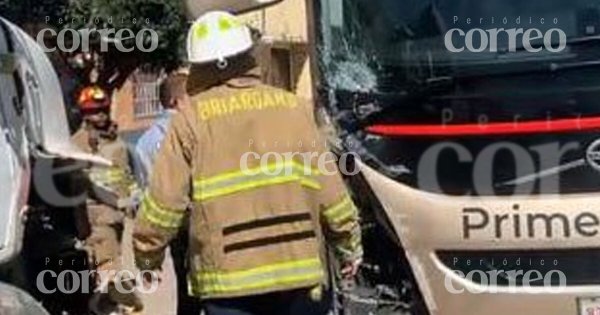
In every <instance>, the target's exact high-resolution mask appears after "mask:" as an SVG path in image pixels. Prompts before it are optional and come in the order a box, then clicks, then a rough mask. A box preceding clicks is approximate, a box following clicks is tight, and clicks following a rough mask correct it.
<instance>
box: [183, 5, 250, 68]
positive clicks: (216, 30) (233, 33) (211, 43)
mask: <svg viewBox="0 0 600 315" xmlns="http://www.w3.org/2000/svg"><path fill="white" fill-rule="evenodd" d="M252 45H253V42H252V35H251V33H250V29H249V28H248V27H247V26H246V25H244V24H242V22H240V21H239V20H238V18H236V17H235V16H233V15H231V14H229V13H227V12H223V11H213V12H208V13H206V14H204V15H202V16H201V17H200V18H198V19H197V20H196V21H195V22H194V24H192V27H191V28H190V30H189V32H188V36H187V57H188V61H189V62H191V63H208V62H215V61H216V62H218V66H219V67H220V68H225V67H227V60H226V59H225V58H228V57H232V56H235V55H238V54H241V53H243V52H245V51H248V50H250V49H251V48H252Z"/></svg>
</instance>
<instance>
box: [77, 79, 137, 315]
mask: <svg viewBox="0 0 600 315" xmlns="http://www.w3.org/2000/svg"><path fill="white" fill-rule="evenodd" d="M77 104H78V106H79V109H80V111H81V115H82V117H83V123H82V125H81V127H80V128H79V129H78V131H77V132H76V133H75V134H74V135H73V136H72V141H73V143H75V144H76V145H77V146H79V147H80V148H81V149H82V150H83V151H85V152H88V153H92V154H97V155H99V156H101V157H104V158H106V159H107V160H109V161H111V162H112V164H113V165H112V166H111V167H102V166H91V167H89V168H88V169H85V170H82V171H79V172H76V174H74V178H73V186H75V188H74V190H75V189H82V190H83V191H84V193H86V194H87V200H86V202H85V204H84V205H82V206H83V207H85V209H83V211H80V212H81V213H83V214H84V216H85V218H84V219H83V221H85V223H86V228H85V229H86V230H87V231H86V232H85V233H82V234H83V235H86V236H87V237H86V239H85V249H86V250H87V252H88V257H89V260H90V266H96V271H97V273H96V275H97V279H96V281H97V283H98V284H99V285H100V287H96V290H98V291H101V292H106V294H103V293H98V294H96V295H95V296H94V297H93V298H92V300H91V302H90V308H91V310H92V311H93V312H94V313H95V314H97V315H104V314H112V313H113V312H114V311H115V310H121V311H122V313H125V314H137V313H138V312H139V311H141V310H142V308H143V306H142V305H141V301H140V300H139V298H138V296H137V295H136V293H135V292H134V291H131V293H122V292H119V290H118V289H117V286H116V281H117V280H118V281H121V280H122V279H116V278H115V274H116V273H117V272H118V271H120V270H121V269H122V268H123V266H121V261H122V259H121V239H122V232H123V221H124V218H125V211H126V209H125V208H120V206H119V203H118V200H122V199H127V198H129V197H131V194H132V190H134V189H135V183H134V181H133V176H132V174H131V172H130V167H129V158H128V153H127V148H126V145H125V143H124V142H123V141H122V140H121V138H120V137H119V135H118V133H117V129H118V128H117V125H116V124H115V123H114V122H113V121H112V120H111V119H110V104H111V101H110V97H109V95H108V93H107V92H106V91H104V90H103V89H102V88H100V87H99V86H97V85H90V86H87V87H85V88H83V89H82V90H81V92H80V94H79V97H78V99H77ZM98 187H104V189H106V191H110V192H109V193H108V195H111V197H108V196H106V195H105V196H100V195H99V189H98ZM81 226H82V224H79V227H81ZM102 285H106V286H107V287H106V288H103V287H101V286H102ZM121 285H122V287H124V288H133V285H134V284H132V283H131V282H130V281H121Z"/></svg>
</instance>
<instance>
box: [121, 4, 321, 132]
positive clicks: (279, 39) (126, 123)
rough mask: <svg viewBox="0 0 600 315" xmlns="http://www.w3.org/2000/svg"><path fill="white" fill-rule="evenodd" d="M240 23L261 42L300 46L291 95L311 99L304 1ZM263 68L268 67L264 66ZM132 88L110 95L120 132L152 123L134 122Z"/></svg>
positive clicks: (276, 7) (250, 16) (264, 11)
mask: <svg viewBox="0 0 600 315" xmlns="http://www.w3.org/2000/svg"><path fill="white" fill-rule="evenodd" d="M242 19H243V20H244V21H245V22H247V23H249V24H251V25H252V26H253V27H255V28H257V29H259V30H260V31H261V32H262V34H263V35H264V37H265V39H266V40H267V41H269V42H272V43H274V45H275V46H277V47H281V46H285V43H292V44H300V45H295V46H303V47H304V49H303V51H302V52H300V53H299V54H297V53H296V55H297V56H296V57H298V58H294V60H293V61H292V62H291V67H292V68H293V70H292V71H293V72H294V73H295V74H297V75H295V76H294V77H295V78H297V80H296V82H295V84H294V86H295V92H296V93H297V94H298V95H299V96H300V97H303V98H306V99H309V100H310V99H312V97H313V95H312V92H313V90H312V80H311V75H310V60H309V59H308V52H307V48H308V47H307V44H308V27H307V17H306V4H305V0H284V1H283V2H281V3H279V4H277V5H274V6H271V7H268V8H266V9H262V10H259V11H255V12H250V13H247V14H245V15H243V16H242ZM266 66H267V67H268V66H269V64H268V63H267V65H266ZM133 97H134V96H133V84H132V81H131V80H128V81H127V82H126V83H125V84H124V85H123V86H122V87H121V88H120V89H119V90H118V91H115V95H114V101H115V102H114V105H115V106H114V107H113V109H114V110H113V114H112V115H113V118H114V119H115V120H116V121H117V123H118V124H119V127H120V129H121V130H122V131H125V132H127V131H134V130H139V129H144V128H146V127H148V126H149V125H150V124H151V123H152V119H149V118H145V119H139V118H135V114H134V101H133Z"/></svg>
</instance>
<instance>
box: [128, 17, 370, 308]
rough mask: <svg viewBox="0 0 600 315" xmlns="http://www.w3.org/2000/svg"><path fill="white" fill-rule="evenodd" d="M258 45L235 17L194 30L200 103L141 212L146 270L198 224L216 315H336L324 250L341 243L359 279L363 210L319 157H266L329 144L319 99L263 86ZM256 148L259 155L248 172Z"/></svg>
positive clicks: (177, 129)
mask: <svg viewBox="0 0 600 315" xmlns="http://www.w3.org/2000/svg"><path fill="white" fill-rule="evenodd" d="M253 45H254V43H253V40H252V36H251V34H250V30H249V29H248V28H247V27H246V26H245V25H243V24H242V23H241V22H240V21H239V20H238V19H237V18H236V17H234V16H232V15H230V14H228V13H226V12H210V13H207V14H205V15H204V16H202V17H200V18H199V19H198V20H197V21H196V22H195V23H194V24H193V25H192V27H191V29H190V31H189V33H188V59H189V62H191V63H192V68H191V70H190V82H189V83H188V94H190V95H191V96H190V100H191V105H192V106H188V107H184V108H182V109H181V110H180V111H179V112H178V113H176V114H175V115H174V116H173V117H172V119H171V124H170V125H169V128H168V130H167V135H166V137H165V139H164V141H163V143H162V145H161V149H160V151H159V153H158V155H157V156H156V160H155V163H154V167H153V170H152V176H151V178H150V185H149V188H148V190H147V192H146V194H145V195H144V197H143V201H142V203H141V207H140V210H139V213H138V215H137V217H136V223H135V228H134V234H133V247H134V254H135V261H136V265H137V266H138V267H139V268H140V269H142V270H157V269H158V268H160V266H161V265H162V262H163V260H164V255H165V248H166V247H167V245H168V244H169V242H170V241H171V239H172V238H173V237H174V236H175V235H176V234H177V231H179V230H180V229H181V227H182V226H184V225H187V224H189V231H190V232H189V234H188V237H189V255H188V261H189V267H188V268H187V271H188V279H189V281H188V285H189V292H190V294H191V295H193V296H195V297H197V298H199V299H201V301H202V304H203V307H204V312H205V314H206V315H305V314H312V315H319V314H326V313H327V312H328V310H329V305H328V303H325V302H326V301H324V300H325V299H324V298H323V294H322V293H323V287H325V286H326V285H327V279H328V277H327V271H326V269H327V268H326V267H327V265H326V260H325V258H324V253H323V252H324V250H323V249H324V247H325V246H324V245H325V242H327V243H329V244H331V245H332V247H334V248H335V249H336V253H337V254H338V256H337V257H338V259H339V262H340V265H341V266H342V268H341V270H340V273H341V274H342V276H344V277H346V278H352V277H354V276H355V275H356V272H357V270H358V267H359V265H360V263H361V261H362V245H361V231H360V226H359V223H358V211H357V209H356V207H355V205H354V203H353V201H352V199H351V197H350V195H349V193H348V191H347V189H346V187H345V186H344V182H343V180H342V177H341V176H340V174H339V171H338V170H337V168H335V167H334V169H333V170H332V169H331V167H330V168H329V170H328V172H327V173H328V174H331V175H326V174H324V173H323V172H320V171H319V170H318V169H317V165H316V164H317V163H316V161H315V160H316V159H313V161H310V162H309V165H306V162H307V161H297V160H295V159H294V160H291V161H289V160H284V159H271V160H269V161H268V162H269V163H263V162H264V161H263V162H261V158H260V157H261V156H262V157H269V156H271V157H272V156H273V155H278V154H280V155H283V154H285V153H286V152H296V151H298V152H299V153H307V154H309V155H310V156H313V155H312V153H317V154H326V153H327V152H328V150H327V148H326V147H325V145H324V144H323V142H324V141H323V140H322V137H321V136H320V133H319V131H318V128H317V126H316V123H315V120H314V116H313V107H312V105H311V104H309V103H307V102H303V101H301V100H299V99H298V98H297V97H296V96H295V95H294V94H292V93H290V92H287V91H284V90H280V89H278V88H275V87H271V86H268V85H264V84H262V83H261V82H260V78H259V76H258V75H257V72H258V71H257V62H256V59H255V57H254V55H253V51H252V48H253ZM199 81H202V83H201V86H202V88H201V89H194V87H195V86H194V83H196V82H199ZM190 91H193V92H190ZM297 143H303V144H305V145H304V146H302V145H297V146H296V145H295V144H297ZM313 143H314V146H312V145H311V144H313ZM290 144H292V145H291V146H292V147H290ZM249 152H250V153H256V155H258V156H259V158H256V157H254V158H250V159H249V160H246V162H248V163H247V164H246V165H245V166H246V168H245V169H244V167H243V166H242V164H241V163H243V159H244V156H246V155H247V153H249ZM261 154H262V155H261ZM299 156H306V154H304V155H302V154H299Z"/></svg>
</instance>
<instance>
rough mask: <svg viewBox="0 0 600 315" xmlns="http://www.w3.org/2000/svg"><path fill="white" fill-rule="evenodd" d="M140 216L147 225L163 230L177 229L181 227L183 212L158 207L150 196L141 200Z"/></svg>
mask: <svg viewBox="0 0 600 315" xmlns="http://www.w3.org/2000/svg"><path fill="white" fill-rule="evenodd" d="M140 215H141V216H142V218H143V219H145V220H146V221H148V222H149V223H151V224H153V225H156V226H158V227H161V228H164V229H177V228H179V227H180V226H181V224H182V221H183V218H184V216H185V212H184V211H181V210H174V209H167V208H163V207H160V206H159V205H158V204H157V203H156V201H154V199H152V197H150V195H148V194H146V195H145V196H144V198H143V199H142V204H141V209H140Z"/></svg>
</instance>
